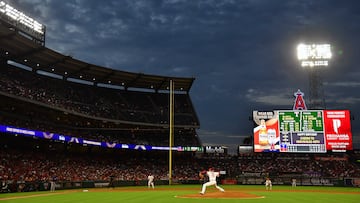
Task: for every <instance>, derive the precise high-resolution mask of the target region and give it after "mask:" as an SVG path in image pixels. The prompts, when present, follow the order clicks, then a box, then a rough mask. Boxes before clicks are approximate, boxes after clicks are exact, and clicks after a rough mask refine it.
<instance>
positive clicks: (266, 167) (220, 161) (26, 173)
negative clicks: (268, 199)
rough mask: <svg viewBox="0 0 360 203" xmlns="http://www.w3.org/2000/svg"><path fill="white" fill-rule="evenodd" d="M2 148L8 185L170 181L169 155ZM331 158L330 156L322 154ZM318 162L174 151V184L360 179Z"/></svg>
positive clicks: (355, 170) (354, 170)
mask: <svg viewBox="0 0 360 203" xmlns="http://www.w3.org/2000/svg"><path fill="white" fill-rule="evenodd" d="M2 136H3V138H4V139H3V141H2V142H1V148H0V178H1V179H2V180H6V181H8V182H9V183H13V182H17V183H22V182H24V183H26V182H48V181H50V180H52V179H53V178H54V177H56V180H57V181H59V182H76V181H108V180H109V177H111V176H112V177H115V179H116V180H123V181H137V180H146V179H147V176H148V175H149V174H154V175H155V177H156V179H157V180H167V179H168V158H167V155H168V154H167V152H163V151H160V152H149V151H129V150H128V151H126V150H115V149H111V150H109V149H102V148H91V147H80V146H70V145H67V144H66V143H55V142H49V141H48V140H37V139H32V138H22V137H15V136H13V135H10V134H9V135H8V134H3V135H2ZM323 156H324V157H329V156H332V155H323ZM337 157H338V158H337V159H321V158H320V159H319V158H318V157H317V155H307V154H300V155H298V154H290V155H283V154H258V153H255V154H251V155H246V156H232V155H225V156H216V155H214V154H212V155H209V154H207V155H205V154H204V155H195V154H194V153H192V152H176V153H175V155H174V160H173V176H172V178H173V179H174V181H179V182H181V181H187V180H198V178H199V177H198V172H199V171H202V170H205V169H207V168H208V167H214V168H215V169H217V170H220V171H226V176H225V177H226V178H234V179H235V178H237V177H239V176H242V175H244V174H246V173H249V174H253V175H254V174H255V173H258V174H260V175H261V176H262V177H265V176H272V177H277V176H281V175H284V174H287V173H290V174H298V175H299V176H308V177H314V176H316V177H325V178H336V179H341V178H345V177H359V174H360V173H359V172H360V168H359V167H358V166H356V165H355V164H354V163H352V162H351V161H349V159H348V156H347V155H346V154H344V155H337Z"/></svg>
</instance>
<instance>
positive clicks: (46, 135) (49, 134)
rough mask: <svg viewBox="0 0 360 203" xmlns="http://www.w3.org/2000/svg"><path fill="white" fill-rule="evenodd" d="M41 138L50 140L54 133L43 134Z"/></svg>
mask: <svg viewBox="0 0 360 203" xmlns="http://www.w3.org/2000/svg"><path fill="white" fill-rule="evenodd" d="M43 136H44V138H46V139H52V138H53V136H54V133H46V132H43Z"/></svg>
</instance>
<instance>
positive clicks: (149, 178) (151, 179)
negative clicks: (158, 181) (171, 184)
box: [148, 174, 155, 189]
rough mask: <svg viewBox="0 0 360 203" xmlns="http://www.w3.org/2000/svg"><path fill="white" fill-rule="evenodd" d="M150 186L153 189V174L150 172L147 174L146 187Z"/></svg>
mask: <svg viewBox="0 0 360 203" xmlns="http://www.w3.org/2000/svg"><path fill="white" fill-rule="evenodd" d="M150 187H151V188H152V189H154V188H155V185H154V176H153V175H152V174H150V175H149V176H148V188H150Z"/></svg>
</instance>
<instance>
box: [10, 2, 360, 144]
mask: <svg viewBox="0 0 360 203" xmlns="http://www.w3.org/2000/svg"><path fill="white" fill-rule="evenodd" d="M5 2H7V3H9V4H10V5H11V6H13V7H15V8H17V9H18V10H20V11H22V12H24V13H25V14H27V15H29V16H31V17H32V18H34V19H36V20H37V21H39V22H40V23H42V24H44V25H46V45H45V46H46V47H48V48H50V49H53V50H55V51H57V52H60V53H62V54H64V55H71V56H72V57H73V58H76V59H79V60H82V61H85V62H87V63H92V64H96V65H100V66H104V67H108V68H111V69H118V70H123V71H130V72H134V73H145V74H154V75H161V76H176V77H195V82H194V84H193V86H192V89H191V91H190V97H191V98H192V102H193V104H194V107H195V110H196V112H197V114H198V116H199V119H200V124H201V128H200V129H199V130H198V135H199V137H200V139H201V140H202V142H203V144H205V145H206V144H211V145H225V146H229V147H230V148H231V149H234V147H236V146H237V145H239V144H241V143H242V141H243V138H244V137H248V136H250V135H251V134H252V131H253V130H252V128H253V123H252V121H250V120H249V117H250V116H251V114H252V111H253V110H273V109H291V108H292V106H293V102H294V100H295V97H294V92H296V91H297V90H298V89H300V90H301V91H302V92H304V93H305V96H304V99H305V101H308V97H307V96H308V95H309V76H308V72H307V70H306V69H305V68H303V67H301V66H300V63H299V61H298V60H297V57H296V46H297V45H298V44H299V43H301V42H303V43H315V42H316V43H329V44H331V46H332V52H333V57H332V59H331V61H330V62H329V63H330V66H328V67H321V70H319V71H320V72H321V75H322V77H321V79H322V80H323V90H324V99H325V103H326V108H327V109H349V110H350V111H351V114H352V118H353V120H352V130H353V136H354V142H357V143H358V144H355V146H357V147H358V148H360V144H359V142H360V105H359V104H360V90H359V87H360V79H359V78H360V68H359V67H358V66H359V65H358V62H357V60H358V59H359V58H360V48H359V46H360V37H359V36H360V23H359V22H360V1H357V0H352V1H351V0H347V1H340V0H296V1H295V0H294V1H291V0H238V1H236V0H223V1H221V0H206V1H196V0H104V1H99V0H61V1H59V0H11V1H10V0H8V1H5Z"/></svg>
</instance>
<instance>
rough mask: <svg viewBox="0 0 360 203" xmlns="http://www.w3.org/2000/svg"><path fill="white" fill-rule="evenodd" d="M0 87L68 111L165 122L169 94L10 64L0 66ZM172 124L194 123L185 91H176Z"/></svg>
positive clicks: (106, 116) (190, 124)
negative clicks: (71, 78)
mask: <svg viewBox="0 0 360 203" xmlns="http://www.w3.org/2000/svg"><path fill="white" fill-rule="evenodd" d="M0 91H2V92H5V93H8V94H11V95H15V96H19V97H21V98H24V99H30V100H32V101H36V102H41V103H43V104H48V105H51V106H52V107H58V108H62V109H65V110H68V111H70V112H76V113H81V114H84V115H87V116H92V117H97V118H106V119H114V120H119V121H129V122H140V123H148V124H149V123H151V124H167V123H168V106H169V105H168V94H166V93H155V92H140V91H127V90H121V89H111V88H105V87H98V86H94V85H85V84H80V83H76V82H69V81H65V80H60V79H56V78H52V77H49V76H44V75H40V74H36V73H35V72H31V71H26V70H23V69H21V68H16V67H13V66H10V65H8V66H6V67H1V69H0ZM174 97H175V98H174V100H175V101H176V102H175V105H174V109H175V110H174V111H175V119H174V120H175V124H177V125H186V126H197V125H198V119H197V116H196V113H195V111H194V108H193V105H192V103H191V99H190V97H189V95H188V94H175V95H174Z"/></svg>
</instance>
